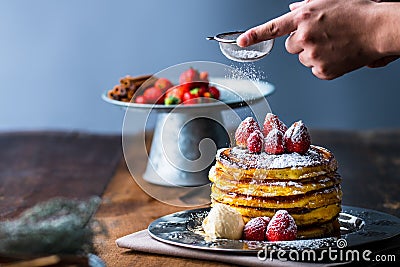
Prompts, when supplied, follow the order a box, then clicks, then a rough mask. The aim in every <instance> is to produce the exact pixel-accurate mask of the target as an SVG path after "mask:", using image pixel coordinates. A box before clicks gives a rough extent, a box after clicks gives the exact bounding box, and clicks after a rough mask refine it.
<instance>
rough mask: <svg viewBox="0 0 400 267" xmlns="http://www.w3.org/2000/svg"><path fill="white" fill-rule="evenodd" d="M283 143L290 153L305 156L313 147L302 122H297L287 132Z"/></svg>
mask: <svg viewBox="0 0 400 267" xmlns="http://www.w3.org/2000/svg"><path fill="white" fill-rule="evenodd" d="M283 141H284V144H285V149H286V151H287V152H289V153H293V152H297V153H299V154H305V153H306V152H307V151H308V149H309V148H310V145H311V137H310V134H309V132H308V130H307V127H306V126H305V125H304V123H303V122H302V121H297V122H295V123H293V124H292V126H290V127H289V129H288V130H287V131H286V133H285V135H284V137H283Z"/></svg>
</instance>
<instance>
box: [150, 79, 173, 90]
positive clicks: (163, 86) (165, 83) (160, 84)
mask: <svg viewBox="0 0 400 267" xmlns="http://www.w3.org/2000/svg"><path fill="white" fill-rule="evenodd" d="M172 86H173V84H172V83H171V81H170V80H168V79H167V78H159V79H158V80H157V81H156V82H155V84H154V87H156V88H158V89H160V90H161V91H162V92H166V91H167V90H168V89H169V88H171V87H172Z"/></svg>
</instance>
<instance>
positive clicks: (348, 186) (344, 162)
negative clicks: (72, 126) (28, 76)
mask: <svg viewBox="0 0 400 267" xmlns="http://www.w3.org/2000/svg"><path fill="white" fill-rule="evenodd" d="M34 135H35V136H36V137H37V136H40V134H37V133H36V134H34ZM77 136H79V135H77ZM26 138H27V137H26V135H22V137H21V135H20V136H19V137H18V136H17V137H16V136H15V135H12V134H9V135H1V136H0V144H3V145H5V146H6V144H7V143H8V142H10V140H14V142H15V143H16V144H17V143H18V142H21V144H23V142H24V140H26ZM52 138H53V139H54V140H60V138H61V140H64V142H65V143H68V142H69V144H68V145H67V147H76V148H77V147H79V146H82V145H83V143H86V142H90V140H97V143H96V144H97V145H98V144H103V148H102V152H101V153H110V151H112V157H113V158H116V157H117V160H116V161H115V162H117V161H119V164H117V165H116V166H117V167H116V171H115V173H114V174H113V171H112V170H110V168H108V169H107V171H105V170H102V172H103V176H107V175H104V172H107V174H108V175H109V176H110V177H109V178H104V177H103V178H102V179H101V181H99V182H98V185H97V187H96V188H97V189H96V190H94V191H93V190H84V189H82V190H81V193H78V195H79V196H81V195H88V194H93V193H94V194H98V195H101V196H102V198H103V203H102V205H101V206H100V208H99V210H98V212H97V214H96V215H95V218H94V219H96V220H99V221H100V222H102V223H104V224H105V225H106V226H107V229H108V236H104V235H99V236H96V238H95V240H94V243H95V248H96V250H97V252H96V253H97V255H99V256H100V257H101V258H102V259H104V260H105V262H106V263H107V266H132V265H135V266H228V265H224V264H221V263H216V262H205V261H200V260H192V259H183V258H172V257H168V256H161V255H151V254H145V253H137V252H130V251H126V250H123V249H120V248H117V247H116V245H115V239H117V238H119V237H121V236H124V235H127V234H130V233H133V232H136V231H139V230H142V229H145V228H146V227H147V226H148V224H149V223H150V222H151V221H153V220H154V219H156V218H158V217H160V216H163V215H166V214H169V213H172V212H176V211H180V210H182V208H180V207H173V206H169V205H166V204H163V203H160V202H158V201H157V200H154V199H152V198H151V197H149V196H148V195H146V194H145V193H144V192H143V191H142V190H141V189H140V188H139V187H138V185H137V184H136V183H135V181H134V180H133V179H132V177H131V175H130V173H129V171H128V169H127V168H126V165H125V162H124V161H123V159H122V157H121V151H120V149H121V145H120V137H118V136H116V137H115V136H114V137H110V136H108V137H101V136H86V137H85V142H82V140H81V139H79V138H66V137H65V134H60V135H59V136H58V137H57V138H58V139H57V138H56V137H54V135H50V136H49V135H43V138H36V139H37V140H39V141H32V142H33V143H35V142H38V143H40V142H45V143H46V140H47V142H49V141H48V140H49V139H52ZM312 139H313V143H314V144H319V145H322V146H324V147H327V148H329V149H330V150H331V151H332V152H333V153H334V154H335V156H336V158H337V159H338V162H339V172H340V173H341V175H342V176H343V182H342V188H343V192H344V196H343V204H345V205H351V206H358V207H364V208H370V209H375V210H379V211H383V212H387V213H389V214H393V215H396V216H398V217H400V183H399V182H400V130H393V131H366V132H354V131H351V132H348V131H312ZM54 140H53V141H54ZM105 141H107V142H108V144H109V145H108V146H104V142H105ZM93 142H94V141H93ZM30 146H31V148H32V147H35V146H34V145H33V144H31V145H30ZM86 148H88V147H86ZM89 148H91V149H93V151H92V152H91V153H92V154H90V155H92V156H88V154H85V153H84V152H82V151H81V152H80V153H81V154H80V153H78V152H79V151H78V149H76V150H74V149H71V151H69V152H68V151H65V153H64V154H63V155H62V157H63V158H64V159H65V160H67V161H68V159H70V157H71V156H74V157H78V158H77V159H78V160H77V161H76V163H74V162H72V163H71V164H79V161H80V160H79V157H82V158H85V159H86V161H85V162H86V164H88V166H89V165H90V164H92V163H90V162H92V161H93V162H96V160H95V159H96V157H98V158H99V160H100V161H101V164H98V165H99V166H97V167H100V166H101V165H103V164H107V162H108V163H109V164H114V165H115V163H113V162H110V161H109V159H105V158H104V157H102V156H101V154H99V152H98V151H94V150H95V145H92V146H89ZM53 150H54V149H53ZM29 151H31V152H29ZM72 151H74V152H72ZM107 151H108V152H107ZM40 152H41V153H43V154H46V149H41V150H40ZM86 153H88V152H86ZM93 154H94V155H97V156H96V157H94V158H91V157H93ZM116 155H118V156H116ZM7 156H8V157H11V156H12V155H9V154H4V153H3V154H1V153H0V162H4V158H3V157H7ZM25 156H27V157H30V160H31V161H35V154H34V153H33V152H32V149H31V150H28V152H27V154H26V155H25ZM19 157H23V155H20V156H19ZM138 160H144V159H138ZM50 162H51V161H50ZM0 164H1V163H0ZM43 164H44V165H43V166H42V167H41V168H46V165H45V163H43ZM49 164H50V163H49ZM52 164H54V162H53V163H52ZM29 166H31V165H29V164H28V165H21V166H19V165H18V164H17V165H16V166H14V167H15V168H14V171H15V170H18V168H24V167H29ZM2 167H3V168H6V167H7V166H6V165H4V164H3V165H2ZM47 167H48V168H49V169H51V168H52V166H47ZM69 168H74V167H73V166H72V165H71V166H69ZM0 170H1V171H0V185H4V181H8V183H9V184H10V179H9V178H8V179H7V178H6V177H10V175H12V174H10V173H9V172H7V171H5V170H4V169H0ZM25 171H28V170H25ZM86 175H87V174H86ZM96 175H100V172H96ZM28 177H29V175H26V179H27V180H29V178H28ZM21 179H23V178H21ZM49 179H50V177H49ZM91 184H93V181H88V180H86V179H81V180H79V179H75V180H74V186H75V187H81V188H87V187H89V186H90V185H91ZM105 185H107V186H106V188H105V190H104V192H103V190H102V188H104V186H105ZM42 186H43V183H37V184H34V185H33V187H34V188H30V189H29V190H30V191H29V194H28V197H29V198H30V202H29V203H30V204H33V203H34V202H35V200H39V199H40V200H43V199H45V198H46V197H47V198H50V197H52V196H54V195H57V194H63V195H67V196H69V197H74V196H75V195H76V194H77V193H76V192H75V193H74V192H72V191H71V192H65V191H66V190H65V180H64V182H58V180H57V179H53V180H52V185H51V192H46V191H44V190H42V189H40V187H42ZM0 188H2V187H0ZM71 190H72V189H71ZM82 192H84V193H82ZM39 193H40V196H38V195H39ZM18 194H20V195H18ZM22 194H24V193H23V192H22V191H21V190H20V191H18V190H16V191H15V193H14V195H13V197H14V198H16V199H20V200H21V201H20V202H14V203H15V204H14V206H12V208H8V209H7V208H6V207H4V206H3V207H2V206H1V205H0V216H1V218H2V219H5V218H11V217H13V216H16V215H17V214H18V211H20V210H22V209H24V208H26V207H28V206H29V205H27V204H26V202H24V201H23V200H24V199H25V198H26V196H24V195H22ZM9 198H10V194H8V195H7V194H5V193H4V190H3V192H2V191H1V189H0V199H1V200H2V201H3V202H2V203H4V201H6V202H7V201H8V203H12V201H11V200H10V199H9ZM21 203H22V204H21ZM395 242H398V241H395ZM380 246H382V245H380ZM397 253H398V252H397ZM397 257H398V258H399V259H400V256H397ZM0 262H1V261H0Z"/></svg>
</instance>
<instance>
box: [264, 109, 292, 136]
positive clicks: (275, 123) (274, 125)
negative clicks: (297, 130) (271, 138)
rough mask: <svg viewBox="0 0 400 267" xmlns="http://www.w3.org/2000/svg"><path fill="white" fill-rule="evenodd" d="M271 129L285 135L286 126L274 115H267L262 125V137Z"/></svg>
mask: <svg viewBox="0 0 400 267" xmlns="http://www.w3.org/2000/svg"><path fill="white" fill-rule="evenodd" d="M272 129H278V130H280V131H281V132H282V133H285V132H286V130H287V126H286V125H285V124H284V123H283V122H282V121H281V120H280V119H279V118H278V116H276V115H275V114H272V113H267V115H266V116H265V120H264V125H263V134H264V136H267V135H268V133H269V132H270V131H271V130H272Z"/></svg>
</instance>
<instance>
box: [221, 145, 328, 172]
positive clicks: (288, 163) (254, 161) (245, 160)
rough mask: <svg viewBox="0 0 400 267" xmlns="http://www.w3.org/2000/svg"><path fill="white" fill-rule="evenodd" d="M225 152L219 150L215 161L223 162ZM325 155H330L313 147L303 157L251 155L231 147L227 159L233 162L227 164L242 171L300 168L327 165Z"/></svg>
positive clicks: (291, 154)
mask: <svg viewBox="0 0 400 267" xmlns="http://www.w3.org/2000/svg"><path fill="white" fill-rule="evenodd" d="M225 150H226V148H225V149H220V150H219V151H218V153H217V160H218V161H221V162H222V163H223V162H224V153H225ZM325 153H326V154H330V155H331V153H330V152H329V151H327V150H326V149H324V148H322V147H318V146H313V145H312V146H311V147H310V149H309V150H308V151H307V152H306V153H305V154H304V155H301V154H299V153H296V152H295V153H284V154H280V155H269V154H267V153H265V152H262V153H260V154H251V153H249V152H248V150H247V149H244V148H240V147H233V148H231V149H230V150H229V157H230V158H234V159H235V160H234V161H229V164H231V165H233V167H239V168H242V169H250V168H254V169H283V168H302V167H310V166H319V165H321V164H327V163H329V161H330V160H331V158H330V157H328V158H327V157H325V156H326V155H324V154H325ZM332 157H333V156H332Z"/></svg>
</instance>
